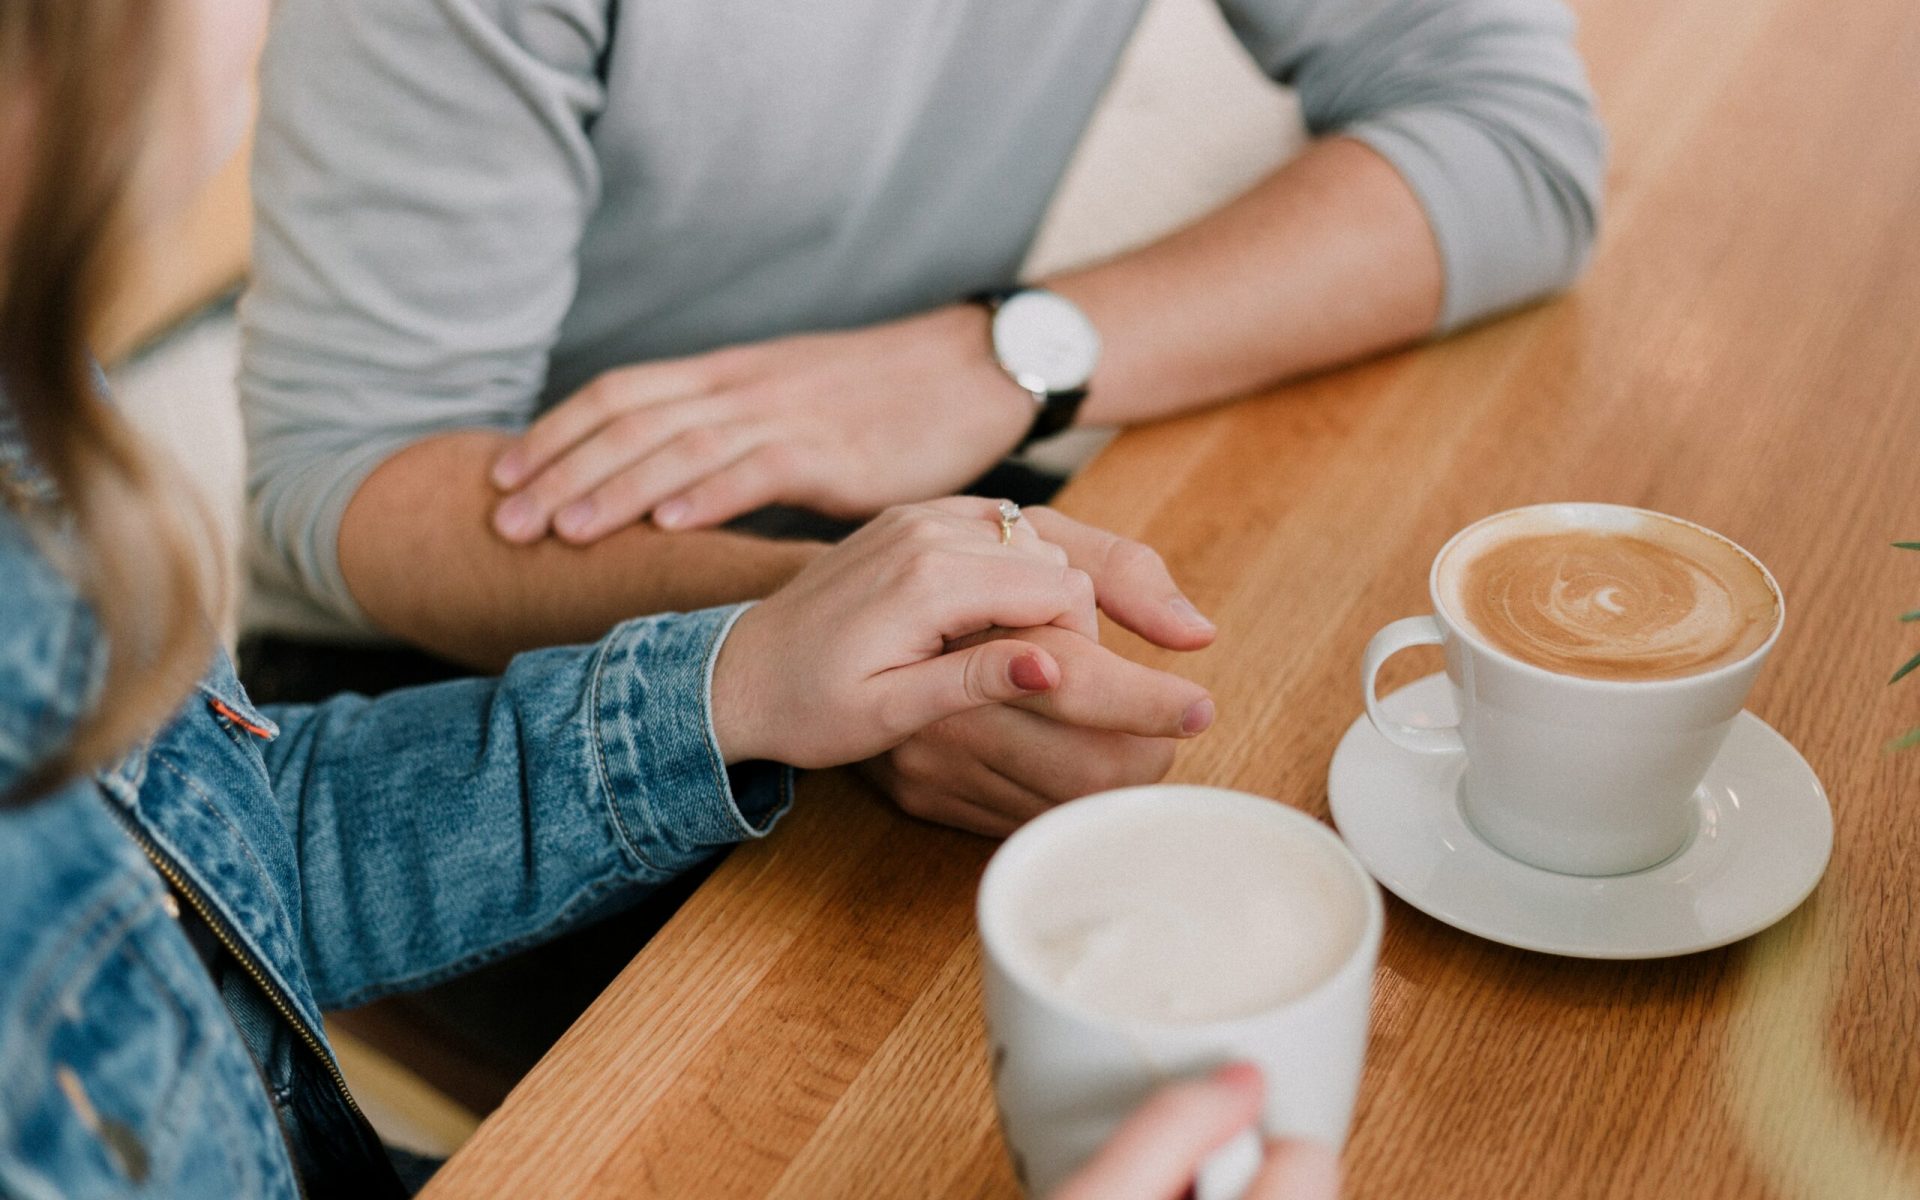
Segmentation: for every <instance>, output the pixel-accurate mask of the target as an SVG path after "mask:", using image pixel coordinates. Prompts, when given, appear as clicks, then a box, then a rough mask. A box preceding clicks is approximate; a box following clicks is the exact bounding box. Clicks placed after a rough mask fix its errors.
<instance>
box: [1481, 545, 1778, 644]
mask: <svg viewBox="0 0 1920 1200" xmlns="http://www.w3.org/2000/svg"><path fill="white" fill-rule="evenodd" d="M1489 533H1490V534H1491V536H1488V537H1484V538H1477V539H1474V544H1472V545H1469V546H1461V547H1457V548H1456V553H1455V554H1453V555H1450V556H1449V557H1450V558H1453V559H1455V560H1456V563H1455V564H1451V565H1453V566H1454V567H1455V569H1454V570H1453V571H1451V572H1450V574H1451V575H1452V577H1453V581H1454V583H1453V587H1452V589H1451V591H1452V597H1451V599H1452V603H1451V604H1450V607H1451V608H1452V609H1453V611H1454V612H1455V614H1456V615H1457V616H1459V617H1460V618H1462V619H1463V620H1464V621H1465V623H1466V624H1468V625H1469V626H1471V627H1472V629H1473V630H1474V631H1475V632H1477V633H1478V634H1479V635H1480V636H1481V637H1482V638H1484V639H1485V640H1486V641H1488V642H1490V643H1491V644H1492V645H1493V646H1494V647H1495V648H1496V649H1499V650H1501V651H1503V652H1504V653H1506V654H1509V655H1511V656H1513V657H1514V658H1517V659H1520V660H1521V661H1523V662H1528V663H1532V664H1533V665H1535V666H1538V667H1544V668H1545V669H1547V670H1549V671H1556V672H1560V673H1562V674H1569V675H1582V676H1587V677H1590V678H1595V679H1672V678H1675V677H1678V676H1683V675H1693V674H1697V673H1699V672H1702V671H1710V670H1712V669H1714V668H1716V667H1721V666H1725V665H1727V664H1729V663H1734V662H1738V661H1739V660H1740V659H1742V658H1745V657H1746V656H1747V655H1749V654H1751V653H1753V651H1755V650H1757V649H1759V648H1760V646H1761V645H1762V644H1763V643H1765V641H1766V640H1767V638H1768V637H1769V636H1770V635H1771V633H1772V632H1773V627H1774V625H1775V624H1776V622H1777V619H1778V602H1777V601H1776V599H1775V597H1774V594H1773V590H1772V588H1771V587H1770V586H1769V585H1768V583H1767V581H1766V578H1765V577H1764V576H1763V575H1762V574H1761V572H1760V571H1759V569H1758V568H1757V567H1755V566H1754V565H1753V564H1752V562H1751V561H1749V560H1748V559H1747V558H1746V557H1745V556H1744V555H1743V554H1741V553H1740V551H1739V550H1737V549H1735V548H1734V547H1733V546H1732V545H1730V544H1728V543H1725V542H1722V541H1721V540H1720V539H1718V538H1715V537H1713V536H1712V535H1710V534H1706V533H1703V532H1701V531H1700V530H1697V529H1694V528H1692V527H1690V526H1686V525H1683V524H1680V523H1679V522H1667V521H1657V520H1651V519H1650V520H1647V521H1645V522H1643V523H1642V524H1641V525H1640V526H1638V527H1636V528H1634V529H1631V530H1627V529H1593V528H1561V529H1550V528H1537V527H1536V528H1534V529H1527V530H1514V531H1504V530H1500V529H1498V528H1496V529H1494V530H1490V531H1489ZM1503 533H1504V534H1505V536H1501V534H1503Z"/></svg>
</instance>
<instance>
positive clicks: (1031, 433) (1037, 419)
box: [967, 287, 1087, 454]
mask: <svg viewBox="0 0 1920 1200" xmlns="http://www.w3.org/2000/svg"><path fill="white" fill-rule="evenodd" d="M1026 290H1027V289H1026V288H1024V287H1003V288H990V289H988V290H987V291H984V292H975V293H974V294H973V295H971V296H968V297H967V303H969V304H978V305H979V306H980V307H982V308H984V309H986V310H987V318H988V321H989V330H991V321H992V318H993V315H994V314H995V313H997V312H999V311H1000V306H1001V305H1002V304H1005V303H1006V302H1007V301H1008V299H1010V298H1011V297H1013V296H1016V295H1018V294H1019V293H1021V292H1024V291H1026ZM987 350H988V352H989V353H992V351H993V339H992V335H991V332H989V335H988V339H987ZM1086 398H1087V389H1086V388H1084V387H1077V388H1069V389H1067V390H1066V391H1064V392H1048V393H1046V394H1045V396H1044V397H1039V396H1036V397H1035V400H1036V401H1037V403H1036V404H1035V405H1034V407H1035V408H1036V409H1037V410H1038V411H1036V412H1035V413H1034V414H1033V424H1031V425H1029V426H1027V433H1026V436H1025V437H1023V438H1021V439H1020V441H1019V444H1018V445H1016V446H1014V448H1013V452H1014V453H1016V454H1018V453H1019V452H1020V451H1022V450H1025V449H1026V448H1027V447H1028V446H1031V445H1033V444H1034V443H1035V442H1039V441H1045V440H1046V439H1047V438H1050V437H1052V436H1053V435H1054V434H1056V433H1059V432H1060V431H1062V430H1064V429H1066V428H1067V427H1068V426H1069V425H1072V424H1073V419H1074V418H1075V417H1076V416H1078V415H1079V414H1080V403H1081V401H1083V400H1085V399H1086Z"/></svg>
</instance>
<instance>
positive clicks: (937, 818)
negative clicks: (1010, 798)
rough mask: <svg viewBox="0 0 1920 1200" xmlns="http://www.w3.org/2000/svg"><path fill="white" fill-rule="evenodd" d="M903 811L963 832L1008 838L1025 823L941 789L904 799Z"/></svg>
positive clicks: (901, 802) (901, 804)
mask: <svg viewBox="0 0 1920 1200" xmlns="http://www.w3.org/2000/svg"><path fill="white" fill-rule="evenodd" d="M900 811H901V812H904V813H906V814H907V815H908V816H910V817H916V818H918V819H920V820H922V821H931V822H933V823H934V824H936V825H945V826H946V827H947V828H949V829H958V830H960V831H961V832H962V833H972V834H978V835H979V836H981V837H988V838H996V839H998V838H1004V837H1006V836H1007V835H1008V834H1011V833H1012V832H1013V831H1014V830H1016V829H1018V828H1020V826H1021V824H1022V823H1023V822H1022V821H1020V820H1019V819H1018V818H1015V817H1011V816H1008V815H1007V814H1006V813H1003V812H998V811H996V810H994V809H992V808H989V807H987V806H985V805H982V804H976V803H974V802H973V801H971V800H968V799H966V798H965V797H962V796H957V795H955V794H953V793H951V792H945V791H937V790H936V791H929V792H924V793H919V794H916V795H915V796H913V797H912V798H911V799H910V800H905V801H900Z"/></svg>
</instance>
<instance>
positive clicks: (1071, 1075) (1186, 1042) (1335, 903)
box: [977, 785, 1385, 1200]
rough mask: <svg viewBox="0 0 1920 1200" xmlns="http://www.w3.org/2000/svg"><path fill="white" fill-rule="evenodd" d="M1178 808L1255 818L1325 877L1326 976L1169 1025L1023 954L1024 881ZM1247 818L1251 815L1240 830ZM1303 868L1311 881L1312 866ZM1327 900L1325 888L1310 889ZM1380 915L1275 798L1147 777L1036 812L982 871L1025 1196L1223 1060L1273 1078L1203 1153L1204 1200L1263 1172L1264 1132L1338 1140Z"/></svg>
mask: <svg viewBox="0 0 1920 1200" xmlns="http://www.w3.org/2000/svg"><path fill="white" fill-rule="evenodd" d="M1146 809H1152V810H1154V811H1155V812H1156V813H1164V812H1165V811H1167V810H1168V809H1172V810H1175V811H1177V812H1178V813H1179V814H1180V815H1181V817H1182V818H1183V819H1185V820H1189V821H1194V822H1207V821H1214V822H1223V821H1229V820H1230V821H1232V822H1236V823H1244V822H1247V821H1250V820H1251V821H1257V822H1259V823H1261V826H1260V827H1261V829H1262V831H1263V833H1264V832H1265V831H1266V830H1272V831H1274V832H1275V833H1276V834H1278V835H1281V836H1284V838H1285V839H1287V841H1286V843H1285V844H1286V846H1287V847H1288V852H1289V853H1297V854H1298V855H1301V856H1303V857H1302V858H1300V859H1299V860H1298V861H1301V862H1304V863H1308V864H1310V865H1311V867H1312V871H1313V873H1312V876H1311V877H1312V878H1314V879H1315V880H1316V883H1315V885H1314V886H1315V887H1316V888H1318V887H1319V881H1322V880H1324V881H1327V884H1328V886H1326V888H1325V890H1326V891H1327V892H1330V893H1334V894H1330V895H1327V896H1326V897H1325V899H1326V902H1327V905H1328V911H1329V912H1337V914H1338V915H1339V918H1340V919H1339V922H1338V926H1339V928H1340V929H1342V930H1343V931H1344V932H1343V934H1342V935H1341V936H1342V941H1344V942H1345V943H1348V944H1336V945H1329V946H1327V947H1325V957H1324V962H1325V963H1326V964H1329V965H1328V966H1327V968H1326V969H1325V971H1324V973H1322V974H1319V975H1317V976H1316V977H1315V979H1316V981H1315V982H1311V983H1310V984H1308V985H1307V986H1306V987H1305V990H1304V991H1300V992H1299V993H1298V994H1296V995H1293V996H1292V997H1291V998H1290V999H1286V1000H1284V1001H1282V1002H1280V1003H1277V1004H1273V1005H1271V1006H1268V1007H1264V1008H1260V1009H1258V1010H1257V1011H1252V1012H1250V1013H1246V1014H1242V1015H1236V1016H1233V1017H1230V1018H1227V1019H1222V1020H1203V1021H1194V1022H1160V1021H1148V1020H1141V1019H1133V1018H1124V1017H1116V1016H1113V1015H1111V1014H1110V1013H1106V1012H1100V1011H1093V1010H1091V1009H1089V1008H1087V1007H1086V1006H1085V1005H1083V1004H1078V1003H1076V1002H1074V1001H1072V1000H1070V999H1068V998H1067V997H1066V996H1065V995H1063V994H1062V989H1060V988H1059V987H1057V986H1055V985H1054V984H1053V983H1052V982H1051V981H1049V980H1048V979H1046V978H1044V977H1043V975H1042V974H1041V972H1039V971H1038V970H1036V969H1035V968H1034V966H1033V965H1032V963H1031V962H1030V961H1025V960H1023V958H1022V954H1021V952H1020V950H1019V946H1020V945H1021V944H1022V943H1021V942H1020V938H1021V937H1022V936H1025V935H1024V934H1023V931H1022V929H1021V928H1020V927H1019V926H1018V925H1016V923H1017V922H1019V921H1020V920H1021V917H1022V913H1021V912H1020V911H1018V897H1019V896H1020V894H1021V892H1022V890H1023V887H1024V886H1025V885H1027V884H1030V883H1031V881H1032V880H1033V879H1034V878H1035V877H1036V876H1035V872H1037V871H1042V870H1044V869H1045V868H1046V867H1047V866H1048V864H1049V862H1051V863H1053V864H1056V865H1057V864H1058V863H1059V861H1060V857H1059V856H1060V855H1061V854H1062V852H1063V851H1066V852H1071V848H1072V847H1073V846H1075V845H1084V844H1085V839H1087V838H1089V837H1090V836H1097V834H1098V833H1099V831H1101V830H1102V829H1103V827H1104V828H1106V829H1109V830H1111V829H1115V828H1125V827H1126V826H1125V823H1126V822H1127V821H1128V820H1129V819H1131V818H1132V817H1133V816H1134V815H1135V814H1138V813H1141V812H1142V811H1143V810H1146ZM1243 827H1244V824H1243ZM1307 874H1308V873H1307V872H1302V876H1303V877H1305V876H1307ZM1314 894H1315V895H1316V896H1318V895H1319V894H1320V893H1319V891H1316V892H1315V893H1314ZM1384 913H1385V910H1384V906H1383V905H1382V903H1381V899H1380V891H1379V888H1378V886H1377V885H1376V884H1375V883H1374V882H1373V880H1372V878H1371V877H1369V876H1368V875H1367V873H1366V871H1365V869H1364V868H1362V867H1361V865H1360V863H1359V862H1358V860H1356V859H1355V858H1354V857H1353V855H1352V854H1351V852H1349V851H1348V850H1347V848H1346V846H1345V844H1344V843H1343V842H1341V840H1340V838H1339V836H1338V835H1337V834H1335V833H1334V832H1333V830H1332V829H1330V828H1328V827H1327V826H1326V825H1324V824H1322V823H1321V822H1319V821H1316V820H1314V819H1313V818H1312V817H1309V816H1307V815H1306V814H1305V813H1302V812H1299V811H1298V810H1295V809H1293V808H1289V807H1288V806H1286V805H1284V804H1281V803H1279V802H1277V801H1273V800H1267V799H1263V798H1261V797H1258V796H1251V795H1247V794H1245V793H1242V792H1231V791H1226V790H1223V789H1219V788H1208V787H1195V786H1184V785H1153V786H1147V787H1134V788H1124V789H1121V790H1118V791H1112V792H1105V793H1102V794H1100V795H1096V796H1089V797H1087V798H1085V799H1081V800H1076V801H1073V802H1072V803H1069V804H1065V805H1062V806H1060V807H1059V808H1055V809H1053V810H1052V811H1050V812H1048V813H1046V814H1045V815H1043V816H1041V817H1039V818H1037V819H1035V820H1033V821H1030V822H1028V824H1027V825H1026V826H1024V827H1023V828H1022V829H1021V830H1020V831H1019V832H1018V833H1016V834H1014V835H1013V837H1011V838H1009V839H1008V840H1007V843H1006V844H1005V845H1004V846H1002V847H1001V848H1000V850H999V851H998V853H996V854H995V855H994V857H993V861H992V862H991V863H990V864H989V865H988V867H987V871H986V875H985V878H984V879H983V880H982V881H981V885H980V894H979V904H978V910H977V915H978V920H979V927H980V939H981V944H982V947H983V952H984V959H985V986H986V1016H987V1027H988V1034H989V1038H990V1043H991V1045H990V1053H991V1055H992V1070H993V1080H994V1092H995V1097H996V1099H997V1101H998V1104H999V1111H1000V1125H1001V1131H1002V1134H1003V1135H1004V1137H1005V1139H1006V1143H1007V1147H1008V1150H1009V1152H1010V1154H1011V1156H1012V1158H1013V1161H1014V1166H1015V1170H1016V1173H1017V1174H1018V1175H1019V1177H1020V1181H1021V1183H1022V1185H1023V1186H1024V1187H1025V1188H1026V1189H1027V1192H1028V1194H1029V1195H1035V1196H1038V1195H1043V1194H1046V1193H1048V1192H1051V1191H1052V1190H1053V1189H1054V1188H1056V1187H1058V1186H1059V1185H1060V1184H1061V1183H1062V1182H1063V1181H1064V1180H1065V1179H1066V1178H1067V1177H1068V1176H1070V1175H1071V1174H1072V1173H1073V1172H1074V1171H1075V1170H1077V1169H1078V1168H1079V1167H1081V1166H1082V1165H1083V1164H1085V1163H1086V1162H1087V1161H1088V1160H1089V1159H1090V1158H1091V1157H1092V1156H1093V1155H1094V1153H1095V1152H1096V1151H1097V1150H1098V1149H1099V1148H1100V1147H1101V1145H1103V1144H1104V1143H1105V1141H1106V1140H1107V1138H1108V1137H1109V1136H1110V1135H1111V1134H1112V1133H1113V1132H1114V1130H1115V1128H1116V1127H1117V1126H1118V1125H1119V1124H1120V1123H1121V1122H1122V1121H1123V1120H1124V1119H1125V1118H1126V1117H1127V1116H1128V1115H1129V1114H1131V1113H1132V1112H1133V1110H1134V1109H1135V1108H1137V1107H1138V1106H1139V1105H1140V1104H1141V1103H1142V1102H1143V1101H1145V1100H1146V1099H1147V1097H1148V1096H1149V1095H1151V1094H1152V1093H1153V1092H1154V1091H1155V1090H1157V1089H1158V1088H1159V1087H1160V1086H1162V1085H1163V1084H1166V1083H1168V1082H1171V1081H1173V1080H1176V1079H1181V1078H1187V1077H1192V1076H1197V1075H1202V1074H1205V1073H1207V1072H1208V1071H1211V1070H1213V1069H1214V1068H1217V1067H1219V1066H1221V1065H1223V1064H1226V1063H1229V1062H1241V1061H1244V1062H1251V1063H1254V1064H1256V1065H1257V1066H1258V1067H1259V1068H1260V1069H1261V1073H1262V1075H1263V1076H1264V1077H1265V1079H1266V1101H1265V1107H1264V1108H1263V1110H1262V1112H1261V1114H1260V1120H1259V1127H1258V1129H1257V1130H1248V1131H1247V1132H1246V1133H1243V1134H1242V1135H1241V1136H1240V1137H1239V1138H1238V1139H1236V1140H1235V1141H1234V1142H1232V1143H1229V1145H1228V1146H1227V1147H1225V1148H1224V1149H1223V1150H1221V1151H1220V1152H1218V1153H1216V1154H1215V1155H1214V1156H1213V1158H1212V1159H1210V1160H1209V1162H1208V1164H1207V1167H1206V1169H1205V1170H1203V1171H1202V1173H1201V1178H1200V1180H1199V1190H1200V1194H1201V1196H1202V1197H1203V1198H1205V1200H1215V1198H1222V1200H1226V1198H1231V1197H1236V1196H1238V1195H1240V1194H1241V1192H1242V1191H1244V1190H1245V1188H1246V1186H1247V1184H1248V1183H1249V1182H1250V1181H1251V1179H1252V1176H1253V1175H1254V1173H1255V1172H1256V1171H1257V1169H1258V1167H1259V1161H1260V1146H1261V1137H1262V1136H1263V1135H1264V1136H1265V1137H1279V1136H1293V1137H1305V1138H1312V1139H1316V1140H1319V1141H1321V1142H1323V1143H1325V1144H1327V1145H1330V1146H1333V1147H1336V1148H1337V1147H1339V1146H1341V1145H1342V1144H1344V1142H1345V1140H1346V1134H1347V1126H1348V1123H1349V1121H1350V1120H1351V1118H1352V1113H1353V1105H1354V1099H1355V1096H1356V1094H1357V1093H1358V1090H1359V1084H1360V1070H1361V1065H1362V1062H1363V1059H1364V1057H1365V1052H1366V1038H1367V1020H1368V1006H1369V1001H1370V997H1371V994H1372V986H1373V969H1374V963H1375V961H1376V959H1377V958H1378V956H1379V950H1380V937H1381V931H1382V928H1383V926H1384V923H1385V915H1384Z"/></svg>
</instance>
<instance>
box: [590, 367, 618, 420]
mask: <svg viewBox="0 0 1920 1200" xmlns="http://www.w3.org/2000/svg"><path fill="white" fill-rule="evenodd" d="M625 384H626V377H625V375H624V374H623V373H622V372H620V371H607V372H604V373H602V374H599V375H596V376H594V377H593V380H592V382H590V383H588V384H587V386H586V387H584V388H582V389H581V390H580V400H581V407H583V408H585V409H586V410H587V412H588V413H589V414H591V415H593V416H595V417H610V416H612V415H613V414H614V413H616V412H618V411H619V410H620V408H621V400H622V399H623V397H624V394H625V392H626V387H625Z"/></svg>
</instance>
